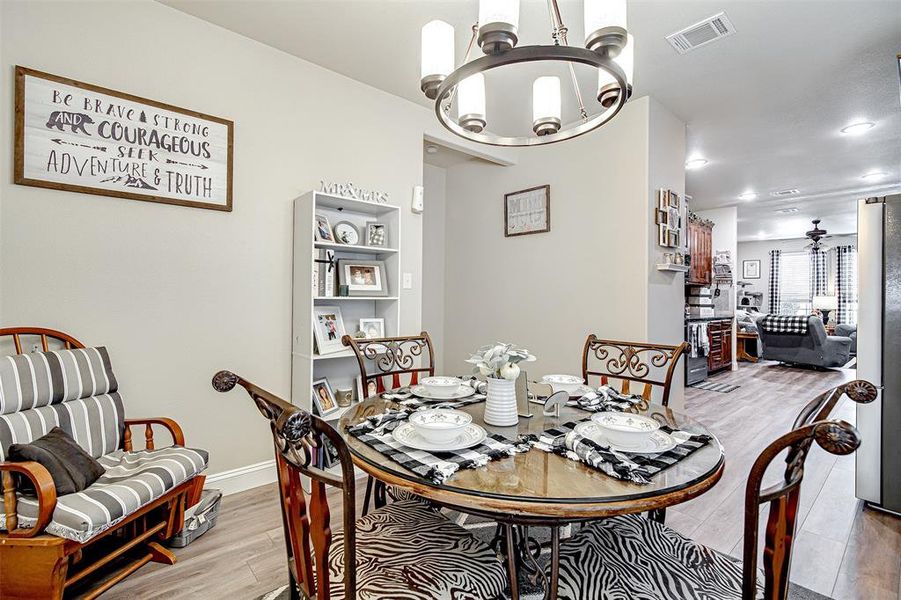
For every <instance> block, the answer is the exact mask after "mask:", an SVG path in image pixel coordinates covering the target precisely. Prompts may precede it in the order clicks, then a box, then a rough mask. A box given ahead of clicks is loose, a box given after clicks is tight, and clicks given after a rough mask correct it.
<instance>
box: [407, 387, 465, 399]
mask: <svg viewBox="0 0 901 600" xmlns="http://www.w3.org/2000/svg"><path fill="white" fill-rule="evenodd" d="M410 391H411V392H413V395H414V396H419V397H420V398H425V399H426V400H461V399H463V398H468V397H469V396H472V395H473V394H475V393H476V391H475V388H473V387H472V386H469V385H466V384H460V387H458V388H457V389H456V391H454V392H453V393H452V394H444V393H442V394H440V395H436V394H433V393H432V392H430V391H429V390H428V389H427V388H426V387H425V386H424V385H421V384H420V385H414V386H413V387H411V388H410Z"/></svg>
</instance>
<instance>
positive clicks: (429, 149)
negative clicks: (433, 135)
mask: <svg viewBox="0 0 901 600" xmlns="http://www.w3.org/2000/svg"><path fill="white" fill-rule="evenodd" d="M425 151H426V154H438V146H436V145H434V144H429V145H428V146H426V147H425Z"/></svg>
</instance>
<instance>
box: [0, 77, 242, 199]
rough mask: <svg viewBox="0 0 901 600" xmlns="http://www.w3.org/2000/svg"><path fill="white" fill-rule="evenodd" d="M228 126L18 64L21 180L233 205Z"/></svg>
mask: <svg viewBox="0 0 901 600" xmlns="http://www.w3.org/2000/svg"><path fill="white" fill-rule="evenodd" d="M233 139H234V123H233V122H232V121H229V120H227V119H222V118H220V117H213V116H210V115H206V114H203V113H200V112H197V111H193V110H187V109H184V108H179V107H177V106H172V105H170V104H164V103H162V102H157V101H155V100H148V99H147V98H141V97H138V96H134V95H132V94H127V93H124V92H118V91H115V90H111V89H107V88H103V87H100V86H96V85H91V84H89V83H85V82H82V81H76V80H74V79H69V78H67V77H59V76H57V75H51V74H49V73H43V72H41V71H35V70H34V69H28V68H25V67H20V66H17V67H16V123H15V153H14V154H15V175H14V181H15V183H16V184H18V185H28V186H34V187H42V188H49V189H54V190H64V191H70V192H81V193H85V194H96V195H99V196H113V197H116V198H127V199H130V200H144V201H147V202H159V203H163V204H175V205H179V206H189V207H193V208H208V209H211V210H221V211H231V209H232V163H233Z"/></svg>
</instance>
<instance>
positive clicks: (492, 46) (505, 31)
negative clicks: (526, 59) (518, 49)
mask: <svg viewBox="0 0 901 600" xmlns="http://www.w3.org/2000/svg"><path fill="white" fill-rule="evenodd" d="M518 34H519V0H479V39H478V42H479V46H481V47H482V52H484V53H485V54H500V53H501V52H505V51H507V50H510V49H511V48H513V47H515V46H516V42H518V41H519V37H518Z"/></svg>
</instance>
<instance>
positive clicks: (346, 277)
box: [338, 258, 388, 296]
mask: <svg viewBox="0 0 901 600" xmlns="http://www.w3.org/2000/svg"><path fill="white" fill-rule="evenodd" d="M387 274H388V273H387V271H386V270H385V261H382V260H357V259H354V258H339V259H338V285H339V286H342V285H346V286H347V295H348V296H387V295H388V280H387Z"/></svg>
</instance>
